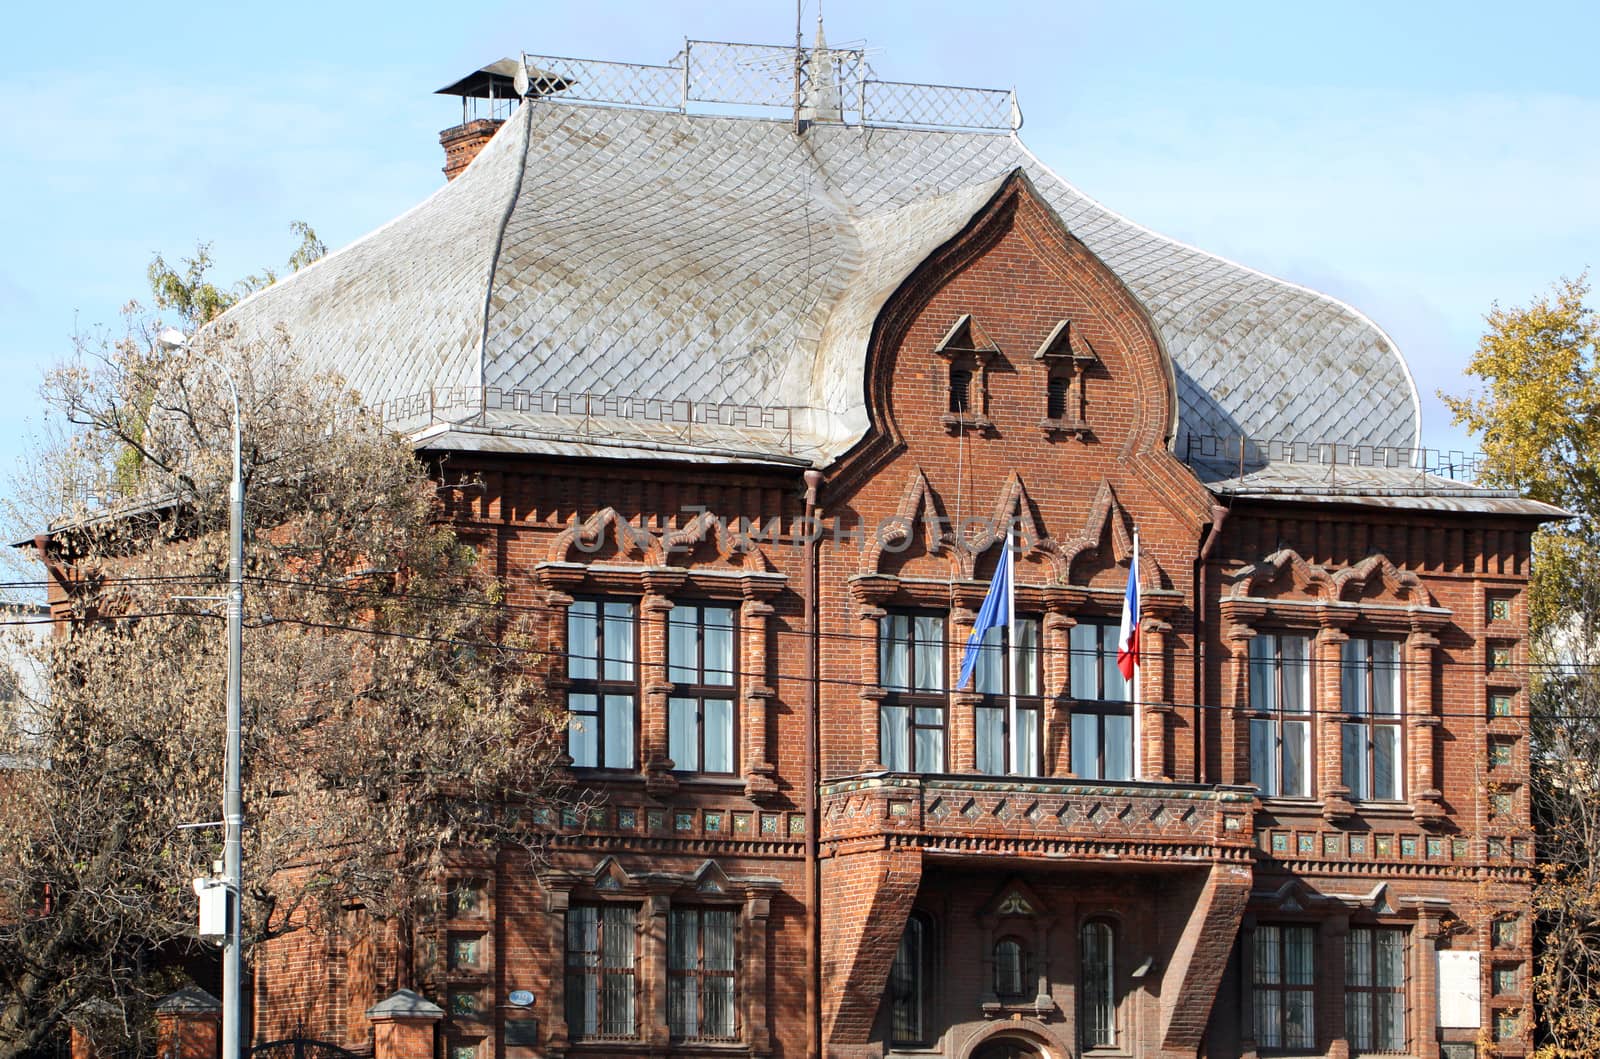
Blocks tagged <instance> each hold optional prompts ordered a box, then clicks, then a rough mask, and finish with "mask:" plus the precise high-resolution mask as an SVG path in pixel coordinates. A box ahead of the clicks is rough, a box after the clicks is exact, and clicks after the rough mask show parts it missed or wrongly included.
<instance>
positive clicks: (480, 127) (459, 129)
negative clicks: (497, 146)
mask: <svg viewBox="0 0 1600 1059" xmlns="http://www.w3.org/2000/svg"><path fill="white" fill-rule="evenodd" d="M504 124H505V119H504V118H474V119H472V120H471V121H469V122H467V123H466V124H464V125H456V126H454V127H453V128H449V129H446V130H444V131H443V132H441V133H440V134H439V145H440V146H441V147H443V148H444V178H445V179H446V180H454V179H455V178H456V177H457V176H458V175H459V174H460V173H461V171H462V170H463V169H465V168H467V166H469V165H471V164H472V160H473V159H474V158H476V157H478V152H479V151H481V150H483V145H484V144H486V143H488V142H489V140H490V138H491V137H493V136H494V134H495V132H496V131H497V130H498V129H499V128H500V126H502V125H504Z"/></svg>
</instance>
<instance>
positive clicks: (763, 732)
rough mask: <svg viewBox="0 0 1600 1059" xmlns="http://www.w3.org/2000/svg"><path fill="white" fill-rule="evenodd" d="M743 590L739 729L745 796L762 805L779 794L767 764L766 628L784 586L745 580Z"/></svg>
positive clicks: (770, 695) (769, 694)
mask: <svg viewBox="0 0 1600 1059" xmlns="http://www.w3.org/2000/svg"><path fill="white" fill-rule="evenodd" d="M740 588H741V590H742V591H743V593H744V606H743V608H742V609H741V610H740V612H739V618H740V628H739V636H740V641H741V646H742V648H743V651H742V657H743V665H742V667H741V668H742V672H743V675H744V679H743V681H742V683H743V684H744V697H743V707H744V708H743V710H742V714H743V716H742V717H741V723H740V727H739V733H740V740H739V741H740V744H741V752H740V755H739V760H740V762H741V763H742V764H741V767H742V768H743V770H744V792H745V796H746V797H747V798H750V799H751V800H753V801H757V802H760V801H764V800H766V799H769V798H771V797H772V796H773V795H775V794H777V793H778V784H777V782H776V781H775V780H774V778H773V777H774V776H775V775H776V774H777V768H776V766H774V765H773V763H772V762H771V761H768V760H767V709H768V703H770V702H771V701H772V698H773V696H774V694H775V692H774V691H773V690H772V685H771V683H770V682H769V681H768V679H767V678H768V676H769V662H768V657H767V625H768V622H769V621H770V619H771V617H772V613H773V610H772V604H771V603H769V602H767V600H769V599H770V598H771V597H772V596H774V595H776V594H777V593H778V592H779V591H781V590H782V588H783V584H782V582H781V581H778V580H776V579H764V578H755V577H745V578H744V579H743V580H742V581H741V582H740Z"/></svg>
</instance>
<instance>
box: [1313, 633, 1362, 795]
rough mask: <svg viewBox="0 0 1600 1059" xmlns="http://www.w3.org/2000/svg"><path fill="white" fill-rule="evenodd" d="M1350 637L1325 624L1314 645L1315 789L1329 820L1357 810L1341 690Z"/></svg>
mask: <svg viewBox="0 0 1600 1059" xmlns="http://www.w3.org/2000/svg"><path fill="white" fill-rule="evenodd" d="M1349 639H1350V637H1349V636H1348V635H1347V634H1346V633H1345V631H1344V630H1343V629H1341V628H1338V627H1336V626H1334V625H1332V624H1324V626H1323V627H1322V629H1321V631H1320V632H1318V633H1317V638H1316V640H1315V641H1313V645H1312V650H1313V651H1314V652H1315V658H1316V660H1315V663H1314V664H1313V666H1312V669H1311V672H1312V677H1311V679H1312V680H1314V681H1315V682H1316V690H1315V697H1314V698H1313V700H1312V701H1313V702H1314V703H1315V704H1316V706H1315V708H1316V710H1317V711H1318V713H1319V714H1320V720H1321V723H1320V724H1318V725H1317V726H1316V739H1317V749H1316V754H1317V775H1316V781H1317V787H1316V790H1317V793H1318V794H1319V795H1321V797H1322V811H1323V815H1324V816H1327V817H1328V818H1329V819H1342V818H1344V817H1347V816H1349V815H1350V814H1351V813H1352V812H1354V807H1353V806H1352V805H1351V804H1350V788H1349V787H1346V786H1345V785H1344V759H1343V757H1342V747H1343V745H1344V743H1343V739H1344V714H1343V712H1342V711H1343V707H1342V700H1341V699H1340V692H1339V676H1340V672H1341V669H1340V665H1341V660H1342V652H1343V650H1344V645H1345V642H1346V641H1347V640H1349Z"/></svg>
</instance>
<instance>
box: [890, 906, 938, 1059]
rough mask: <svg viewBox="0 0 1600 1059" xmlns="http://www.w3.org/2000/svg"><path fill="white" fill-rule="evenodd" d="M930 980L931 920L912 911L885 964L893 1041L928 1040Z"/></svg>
mask: <svg viewBox="0 0 1600 1059" xmlns="http://www.w3.org/2000/svg"><path fill="white" fill-rule="evenodd" d="M932 982H933V924H932V922H931V921H930V920H929V919H928V917H927V916H925V915H923V914H922V913H921V912H913V913H911V915H910V917H909V918H908V919H907V920H906V929H905V932H904V933H903V934H901V935H900V947H899V948H897V949H896V950H895V953H894V963H892V964H890V965H889V1039H890V1041H891V1043H894V1044H926V1043H927V1041H928V1017H927V1012H928V992H929V989H930V987H931V985H932Z"/></svg>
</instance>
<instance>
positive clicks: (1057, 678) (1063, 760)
mask: <svg viewBox="0 0 1600 1059" xmlns="http://www.w3.org/2000/svg"><path fill="white" fill-rule="evenodd" d="M1062 595H1063V594H1062V593H1058V592H1053V591H1052V592H1049V593H1048V594H1047V601H1046V604H1045V606H1046V608H1047V609H1046V611H1045V616H1044V628H1043V630H1042V631H1041V633H1040V637H1039V639H1040V644H1041V646H1042V647H1043V649H1044V686H1043V687H1042V688H1041V689H1040V690H1041V691H1042V692H1043V693H1044V716H1043V717H1041V718H1040V725H1039V738H1040V739H1042V740H1044V747H1043V751H1044V753H1043V758H1044V774H1045V775H1046V776H1066V775H1068V774H1070V773H1071V772H1072V714H1071V711H1070V707H1069V701H1070V688H1069V687H1068V684H1067V680H1068V676H1069V669H1068V665H1069V659H1070V656H1069V654H1068V652H1070V651H1071V650H1072V627H1073V626H1074V625H1076V624H1077V621H1076V619H1074V618H1073V617H1072V616H1071V615H1070V614H1068V613H1066V610H1065V608H1066V607H1067V603H1066V600H1065V599H1064V598H1060V597H1061V596H1062Z"/></svg>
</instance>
